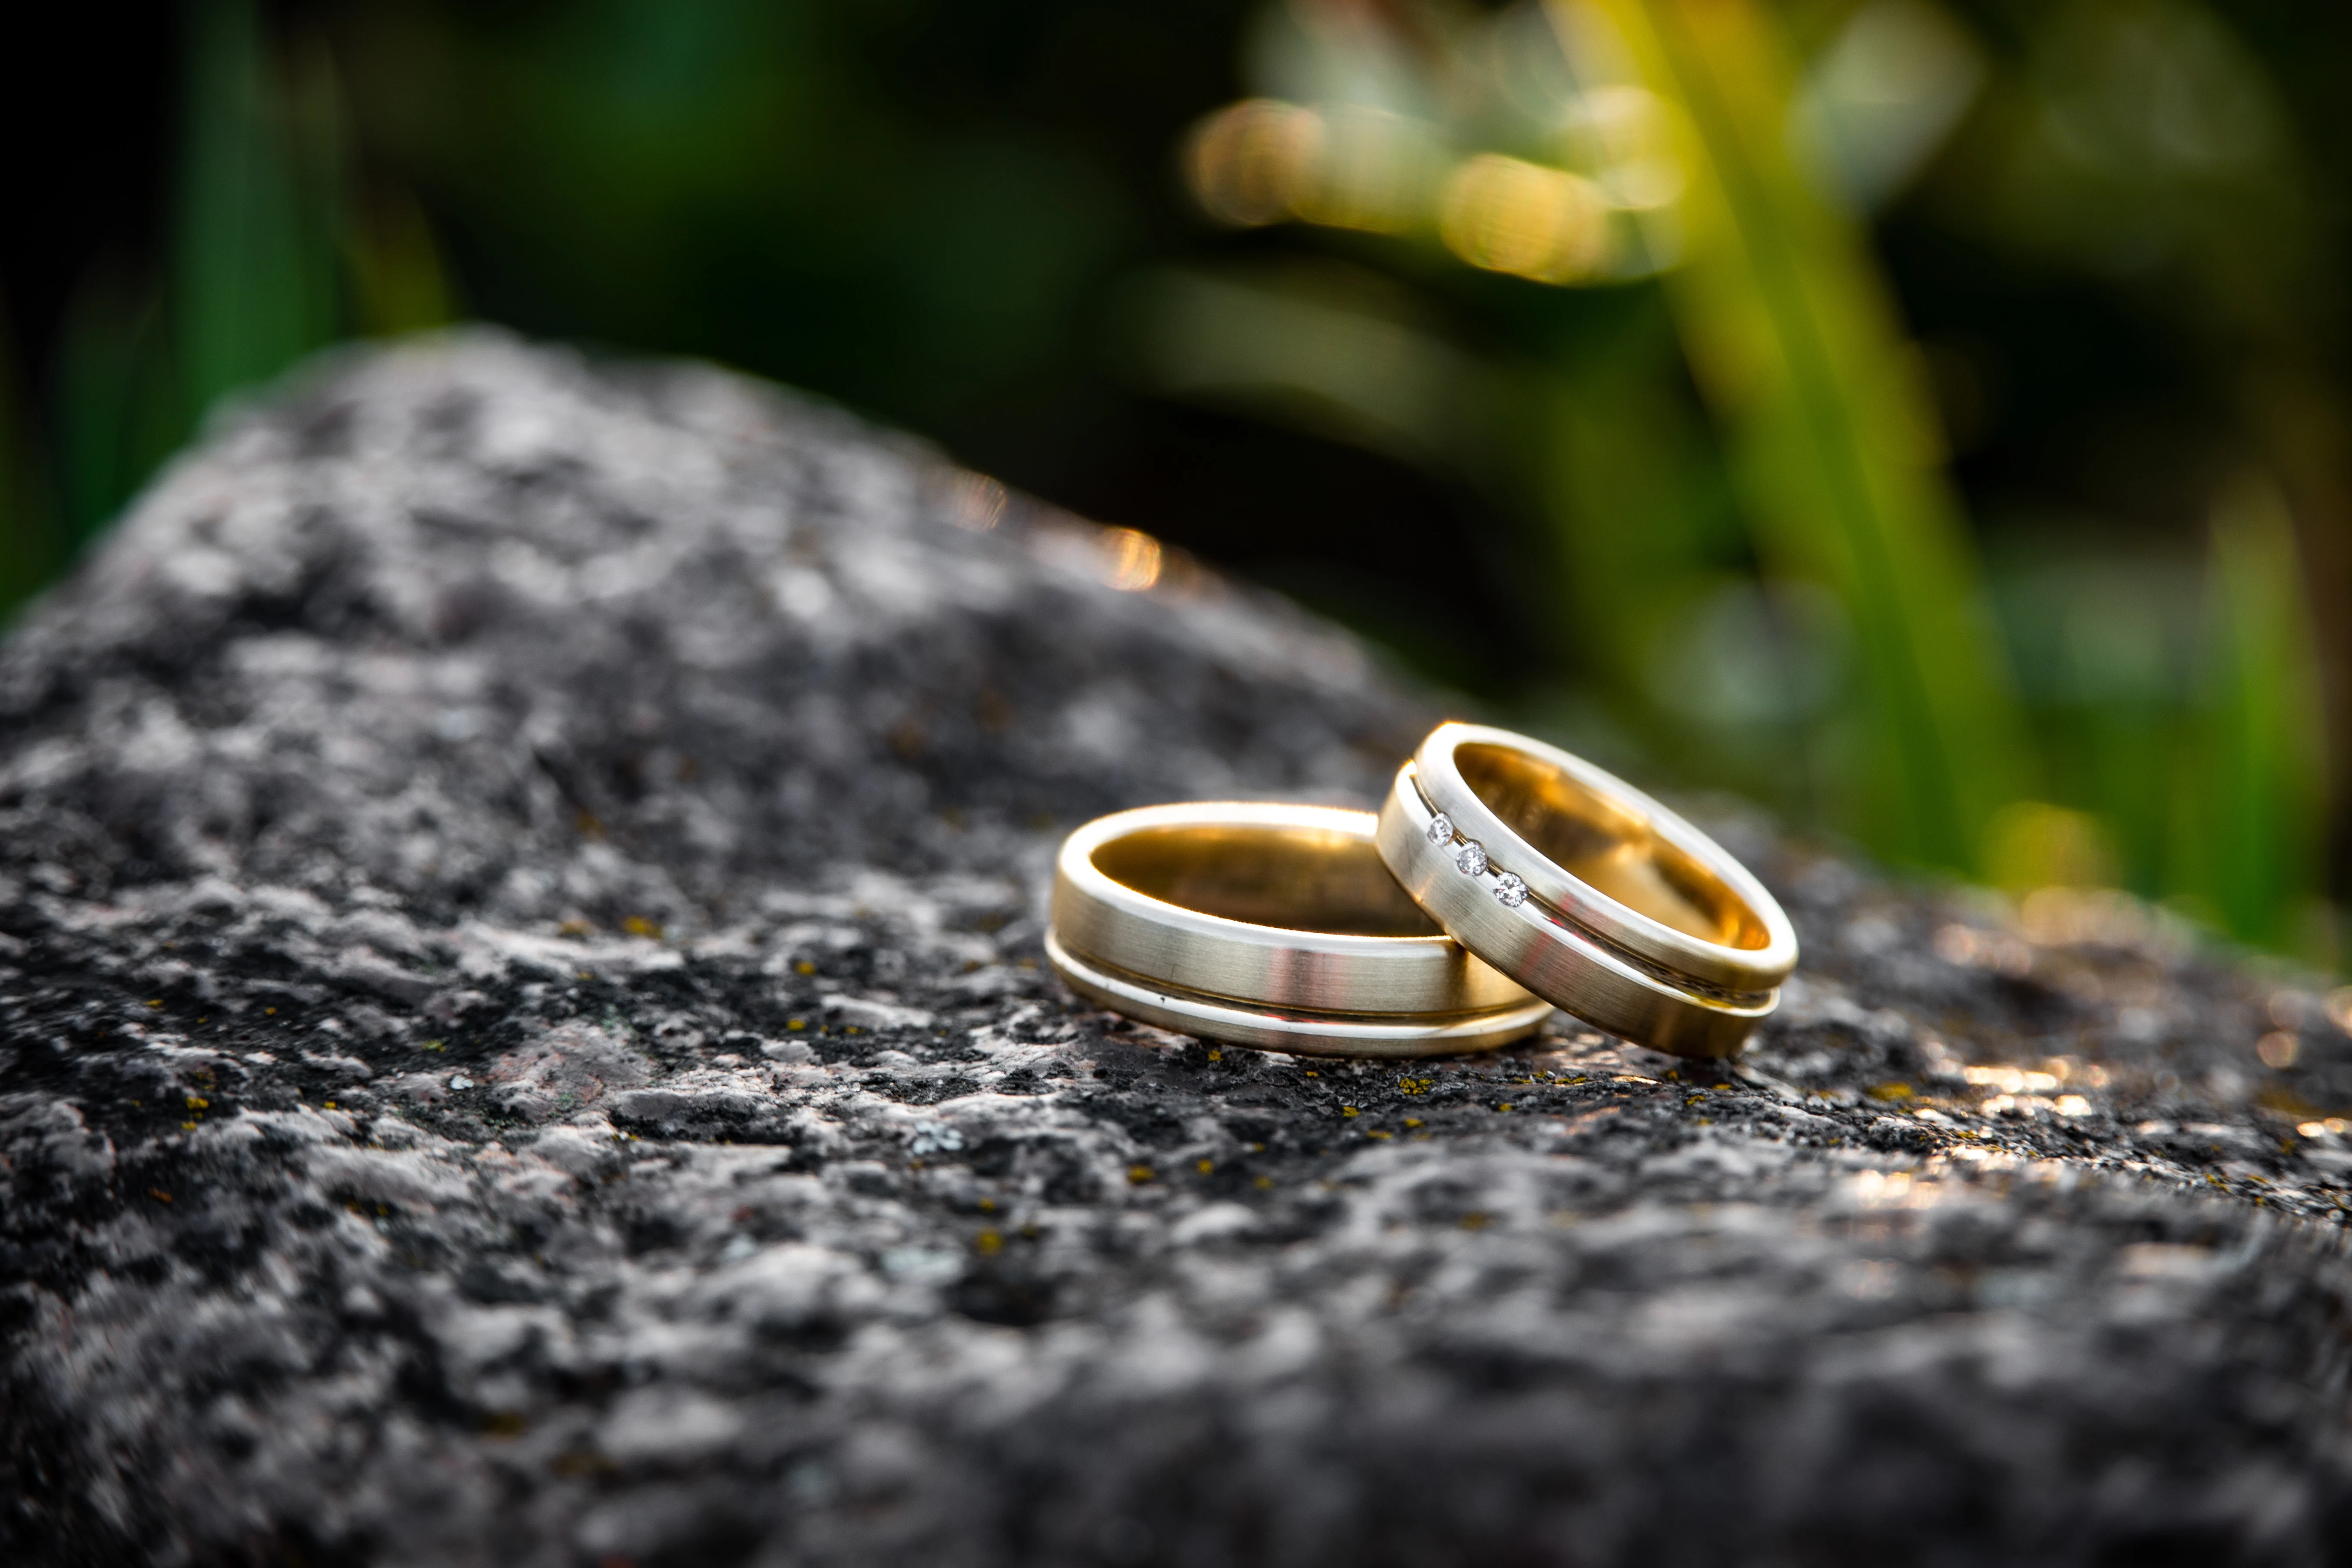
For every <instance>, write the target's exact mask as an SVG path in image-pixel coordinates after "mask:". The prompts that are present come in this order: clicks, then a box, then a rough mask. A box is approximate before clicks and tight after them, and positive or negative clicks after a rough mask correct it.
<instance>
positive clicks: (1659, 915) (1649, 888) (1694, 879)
mask: <svg viewBox="0 0 2352 1568" xmlns="http://www.w3.org/2000/svg"><path fill="white" fill-rule="evenodd" d="M1454 766H1455V767H1456V768H1457V769H1459V770H1460V772H1461V774H1462V781H1463V783H1465V784H1468V785H1469V786H1470V790H1471V793H1472V794H1474V795H1476V796H1477V797H1478V798H1479V799H1480V800H1482V801H1484V802H1485V803H1486V806H1487V808H1488V809H1489V810H1491V811H1493V812H1494V814H1495V815H1496V816H1499V817H1501V818H1502V819H1503V821H1504V822H1505V823H1506V824H1507V825H1508V826H1510V828H1511V830H1512V831H1513V832H1515V833H1517V835H1518V836H1519V837H1522V838H1524V839H1526V840H1527V841H1528V844H1529V845H1530V846H1531V847H1534V849H1535V850H1536V852H1537V853H1538V854H1540V855H1542V856H1543V857H1544V858H1547V859H1549V860H1551V861H1553V862H1554V863H1555V864H1557V865H1558V866H1559V868H1561V869H1563V870H1565V871H1567V872H1568V873H1569V874H1570V876H1572V877H1574V878H1576V879H1578V880H1579V881H1581V882H1583V883H1585V884H1587V885H1588V886H1590V887H1591V888H1592V889H1595V890H1596V891H1599V892H1601V893H1603V894H1605V895H1607V896H1608V897H1609V898H1612V899H1614V900H1617V902H1619V903H1621V904H1623V905H1624V906H1625V907H1626V908H1628V909H1630V910H1634V911H1636V912H1637V913H1640V914H1644V915H1647V916H1648V917H1649V918H1650V919H1652V920H1654V921H1658V922H1659V923H1660V924H1661V925H1665V926H1669V927H1672V928H1673V929H1674V930H1675V931H1680V932H1682V933H1683V934H1684V935H1685V936H1695V937H1696V938H1698V939H1699V940H1700V941H1702V942H1716V943H1718V944H1720V945H1722V946H1724V947H1734V948H1748V949H1755V948H1761V947H1765V946H1769V944H1770V942H1771V933H1770V931H1769V930H1768V929H1767V928H1766V926H1765V924H1764V921H1762V920H1761V919H1760V918H1759V916H1758V915H1757V913H1756V911H1755V910H1751V909H1749V908H1748V905H1747V902H1746V901H1745V900H1742V899H1741V898H1740V897H1739V896H1738V894H1737V893H1735V892H1733V891H1732V890H1731V889H1729V888H1727V887H1726V886H1725V885H1724V883H1723V882H1722V880H1721V879H1718V878H1717V876H1716V875H1715V874H1714V873H1713V872H1711V871H1709V870H1708V869H1707V868H1706V867H1705V866H1703V865H1701V864H1700V863H1699V862H1698V861H1696V860H1695V859H1693V858H1691V857H1690V856H1689V855H1687V854H1685V853H1684V852H1683V851H1682V850H1681V849H1679V848H1677V847H1675V845H1673V844H1671V843H1669V842H1668V841H1666V840H1665V839H1664V838H1661V837H1658V836H1657V834H1656V833H1654V831H1652V829H1651V826H1650V824H1649V822H1648V820H1647V819H1646V818H1644V817H1643V816H1640V815H1639V814H1638V813H1635V812H1632V811H1628V810H1626V809H1625V808H1624V807H1622V806H1620V805H1615V804H1614V803H1612V802H1611V801H1610V800H1608V799H1607V798H1605V797H1604V796H1602V795H1598V794H1595V793H1594V792H1593V791H1592V790H1591V789H1590V788H1589V787H1587V786H1586V785H1585V784H1582V783H1581V782H1580V781H1579V780H1577V779H1576V778H1574V777H1572V776H1570V774H1568V773H1563V772H1561V771H1560V770H1559V769H1558V768H1556V767H1553V766H1552V765H1551V764H1550V763H1546V762H1542V761H1540V760H1538V758H1535V757H1531V756H1528V754H1527V753H1526V752H1518V751H1514V750H1512V749H1510V748H1509V747H1506V746H1494V745H1486V744H1483V743H1471V744H1465V745H1462V746H1458V747H1456V748H1455V749H1454Z"/></svg>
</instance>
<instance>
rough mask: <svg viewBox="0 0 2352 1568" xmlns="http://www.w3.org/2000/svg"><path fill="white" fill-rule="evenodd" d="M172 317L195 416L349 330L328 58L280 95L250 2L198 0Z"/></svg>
mask: <svg viewBox="0 0 2352 1568" xmlns="http://www.w3.org/2000/svg"><path fill="white" fill-rule="evenodd" d="M187 28H188V40H189V44H188V76H187V105H186V126H185V130H184V139H185V140H184V149H185V153H184V164H183V167H182V172H181V186H180V210H179V216H178V243H177V246H176V256H175V276H174V278H173V325H174V327H175V328H176V331H177V335H178V345H179V369H180V375H181V384H182V388H183V395H184V400H185V406H186V408H187V411H188V413H189V415H190V416H199V415H201V414H202V413H203V411H204V410H205V409H206V408H208V407H210V406H211V405H212V404H213V403H214V402H215V400H216V399H218V398H219V397H220V396H221V395H223V394H225V393H228V392H233V391H235V390H236V389H237V388H239V387H244V386H249V385H252V384H255V383H257V382H261V381H265V380H267V379H268V378H269V377H271V376H274V375H276V374H278V373H279V372H280V371H282V370H284V369H285V368H286V367H287V366H289V365H290V364H292V363H294V361H295V360H297V359H299V358H300V357H301V356H302V355H303V354H305V353H309V352H310V351H311V350H312V349H315V348H318V347H320V345H321V344H324V343H326V342H329V341H331V339H332V338H333V337H334V335H335V328H336V323H337V320H338V313H339V312H338V300H337V285H336V276H335V273H336V239H335V235H336V223H335V220H336V217H337V216H338V215H337V213H336V211H335V208H336V205H337V204H336V191H337V177H338V174H339V169H340V162H339V160H340V155H341V149H340V147H339V146H338V145H337V136H336V124H337V117H338V100H337V95H336V91H335V88H334V84H333V78H332V74H331V71H330V70H329V69H328V68H327V65H326V62H325V60H324V58H323V57H322V56H314V57H312V58H309V59H307V60H306V61H305V62H304V64H303V67H302V68H301V70H300V71H299V72H298V73H296V74H295V79H294V81H293V84H292V89H291V90H287V91H280V90H278V88H277V86H276V84H275V82H274V80H273V72H274V68H273V61H272V59H271V58H270V54H269V50H268V41H267V39H266V38H265V37H264V35H263V32H262V29H261V25H260V19H259V16H258V14H257V8H256V6H255V5H253V4H252V0H191V3H190V5H189V7H188V11H187Z"/></svg>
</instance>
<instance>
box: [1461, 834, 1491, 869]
mask: <svg viewBox="0 0 2352 1568" xmlns="http://www.w3.org/2000/svg"><path fill="white" fill-rule="evenodd" d="M1454 868H1455V869H1456V870H1458V871H1460V872H1461V873H1462V874H1463V875H1464V876H1465V877H1483V876H1485V875H1486V846H1485V845H1483V844H1481V843H1479V842H1478V841H1477V840H1476V839H1475V838H1473V839H1472V840H1470V842H1469V843H1467V844H1465V845H1464V846H1463V847H1461V848H1459V849H1456V850H1455V851H1454Z"/></svg>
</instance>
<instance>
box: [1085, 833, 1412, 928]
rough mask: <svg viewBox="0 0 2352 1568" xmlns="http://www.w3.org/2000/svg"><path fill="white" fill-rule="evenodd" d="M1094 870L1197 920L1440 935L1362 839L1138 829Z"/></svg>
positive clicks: (1108, 848) (1112, 843)
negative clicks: (1194, 914)
mask: <svg viewBox="0 0 2352 1568" xmlns="http://www.w3.org/2000/svg"><path fill="white" fill-rule="evenodd" d="M1093 860H1094V866H1095V869H1097V871H1100V872H1101V873H1102V874H1103V875H1104V876H1106V877H1108V878H1109V879H1111V880H1112V881H1114V882H1118V883H1121V884H1123V885H1124V886H1126V887H1129V888H1131V889H1134V890H1135V891H1136V892H1139V893H1141V894H1142V895H1144V896H1145V897H1146V898H1150V899H1158V900H1160V901H1161V902H1162V903H1169V904H1175V905H1178V906H1179V907H1181V908H1183V909H1188V910H1197V911H1199V912H1200V913H1202V914H1206V915H1216V916H1218V917H1220V918H1222V919H1224V920H1229V921H1245V922H1246V923H1248V924H1250V925H1259V926H1272V927H1275V928H1276V929H1278V930H1284V931H1321V932H1325V933H1328V934H1330V935H1334V936H1389V937H1427V936H1443V935H1444V934H1445V933H1444V931H1441V930H1440V929H1439V928H1438V926H1437V923H1436V922H1435V921H1433V920H1431V919H1430V918H1429V917H1428V916H1427V915H1425V914H1423V913H1422V911H1421V908H1420V906H1419V905H1417V904H1415V903H1414V902H1413V901H1412V899H1410V898H1408V897H1407V896H1406V895H1405V891H1404V889H1402V888H1400V887H1398V886H1397V883H1396V879H1395V878H1394V877H1391V875H1389V870H1388V868H1387V867H1386V866H1384V865H1382V864H1381V856H1380V851H1379V849H1378V848H1376V847H1374V846H1373V843H1372V840H1371V839H1370V837H1366V836H1359V835H1353V834H1347V833H1333V832H1328V831H1325V830H1321V829H1318V828H1311V827H1276V826H1242V825H1230V826H1209V825H1205V824H1202V825H1191V824H1188V825H1185V826H1170V827H1147V828H1142V829H1139V831H1137V832H1133V833H1126V834H1121V835H1120V836H1119V837H1117V838H1113V839H1111V840H1109V841H1108V843H1105V844H1103V845H1100V846H1099V847H1097V848H1096V850H1095V852H1094V855H1093Z"/></svg>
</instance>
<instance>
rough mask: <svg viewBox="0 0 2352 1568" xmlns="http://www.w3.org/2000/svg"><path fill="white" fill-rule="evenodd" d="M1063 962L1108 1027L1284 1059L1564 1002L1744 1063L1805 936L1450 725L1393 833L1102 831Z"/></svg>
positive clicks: (1058, 868) (1512, 1020)
mask: <svg viewBox="0 0 2352 1568" xmlns="http://www.w3.org/2000/svg"><path fill="white" fill-rule="evenodd" d="M1045 951H1046V954H1047V957H1048V958H1049V959H1050V961H1051V962H1052V963H1053V965H1054V967H1055V971H1056V972H1057V973H1060V975H1061V976H1062V978H1063V979H1064V980H1065V981H1066V982H1067V983H1068V984H1069V985H1070V986H1071V988H1072V989H1074V990H1076V992H1078V993H1079V994H1081V995H1084V996H1086V997H1087V998H1088V999H1089V1000H1091V1001H1093V1002H1095V1003H1097V1004H1098V1005H1101V1006H1104V1007H1108V1008H1109V1009H1110V1010H1111V1011H1113V1012H1117V1013H1121V1014H1125V1015H1127V1016H1130V1017H1134V1018H1139V1019H1141V1020H1142V1021H1144V1022H1146V1023H1150V1024H1153V1025H1156V1026H1160V1027H1161V1028H1166V1029H1171V1030H1176V1031H1179V1032H1181V1033H1188V1034H1193V1035H1199V1036H1202V1037H1207V1038H1210V1039H1217V1040H1227V1041H1232V1042H1234V1043H1236V1044H1240V1045H1248V1046H1255V1047H1261V1048H1266V1049H1276V1050H1290V1051H1303V1052H1322V1053H1330V1054H1340V1055H1352V1056H1430V1055H1439V1054H1449V1053H1454V1052H1460V1051H1472V1050H1481V1049H1486V1048H1490V1047H1496V1046H1500V1045H1504V1044H1507V1043H1508V1042H1510V1041H1512V1040H1515V1039H1518V1038H1521V1037H1524V1036H1526V1035H1528V1033H1530V1032H1531V1031H1533V1030H1534V1029H1535V1028H1536V1027H1538V1026H1539V1025H1540V1024H1541V1023H1542V1022H1543V1020H1544V1018H1545V1017H1546V1016H1548V1015H1549V1012H1550V1010H1551V1008H1552V1007H1554V1006H1558V1007H1559V1008H1560V1009H1561V1010H1562V1011H1564V1012H1567V1013H1570V1014H1571V1015H1573V1016H1576V1017H1578V1018H1580V1019H1581V1020H1583V1021H1584V1022H1585V1023H1587V1024H1590V1025H1592V1026H1595V1027H1597V1028H1600V1029H1602V1030H1605V1031H1607V1032H1608V1033H1610V1034H1613V1035H1617V1036H1619V1037H1622V1038H1624V1039H1627V1040H1630V1041H1633V1042H1634V1043H1635V1044H1638V1045H1644V1046H1649V1047H1654V1048H1655V1049H1658V1050H1663V1051H1671V1052H1673V1053H1675V1055H1678V1056H1686V1057H1727V1056H1731V1055H1734V1054H1736V1053H1737V1052H1738V1050H1739V1048H1740V1047H1741V1046H1742V1045H1743V1044H1744V1043H1745V1042H1746V1040H1747V1038H1748V1033H1749V1031H1750V1030H1751V1029H1753V1028H1754V1026H1755V1025H1756V1023H1757V1021H1758V1020H1759V1019H1760V1018H1762V1017H1764V1016H1766V1015H1767V1014H1769V1013H1770V1012H1771V1011H1772V1009H1773V1008H1774V1006H1776V1005H1778V1003H1779V1001H1780V983H1781V982H1782V981H1783V980H1785V979H1786V978H1787V977H1788V975H1789V973H1790V970H1791V969H1793V968H1794V967H1795V965H1796V962H1797V938H1796V932H1795V931H1794V930H1793V929H1792V928H1791V927H1790V923H1789V918H1788V916H1787V915H1786V914H1784V913H1782V912H1781V910H1780V904H1779V903H1778V902H1776V901H1775V900H1774V899H1773V898H1772V895H1771V894H1770V893H1769V892H1768V891H1766V890H1765V889H1764V886H1763V884H1761V883H1760V882H1759V881H1758V880H1757V879H1756V878H1755V877H1754V876H1753V875H1751V874H1750V873H1749V872H1748V868H1746V867H1744V866H1742V865H1740V863H1739V862H1738V860H1737V859H1736V858H1733V857H1732V856H1731V855H1730V854H1728V853H1727V851H1725V850H1724V849H1723V847H1721V846H1719V845H1717V843H1716V842H1715V841H1714V840H1713V839H1712V838H1709V837H1707V836H1706V834H1705V833H1702V832H1701V831H1699V829H1697V828H1696V827H1695V826H1692V825H1691V824H1690V823H1688V822H1687V821H1685V820H1684V819H1683V818H1682V817H1681V816H1677V815H1675V813H1674V812H1672V811H1670V810H1668V809H1667V808H1666V807H1664V805H1659V804H1658V803H1657V802H1656V801H1654V800H1652V799H1651V798H1650V797H1649V796H1648V795H1643V793H1642V792H1641V791H1639V790H1637V789H1634V788H1633V786H1632V785H1630V784H1626V783H1624V782H1623V781H1622V780H1621V779H1618V778H1616V777H1614V776H1613V775H1612V774H1610V773H1605V772H1603V771H1602V770H1601V769H1600V768H1597V767H1594V766H1593V765H1592V764H1591V763H1587V762H1585V761H1583V760H1582V759H1580V758H1578V757H1576V756H1573V755H1571V754H1570V753H1569V752H1563V751H1561V750H1559V748H1558V747H1554V746H1548V745H1546V744H1544V743H1543V742H1539V741H1534V740H1530V739H1528V737H1527V736H1524V735H1517V734H1513V733H1512V732H1510V731H1507V730H1496V729H1489V728H1486V727H1483V726H1478V725H1470V724H1444V725H1441V726H1439V727H1438V728H1437V729H1436V730H1435V731H1432V732H1431V734H1430V735H1429V737H1428V738H1427V739H1426V740H1424V741H1423V742H1422V743H1421V746H1420V748H1419V749H1418V750H1417V751H1416V752H1414V753H1413V756H1412V760H1411V761H1410V762H1408V763H1405V764H1404V766H1403V767H1402V769H1400V770H1399V772H1398V773H1397V776H1396V780H1395V784H1394V785H1393V787H1392V788H1391V790H1390V792H1389V795H1388V797H1387V799H1386V800H1384V801H1383V802H1382V803H1381V809H1380V812H1379V814H1378V816H1377V817H1375V816H1374V815H1373V814H1371V813H1369V812H1351V811H1341V810H1336V809H1333V808H1330V807H1327V806H1307V805H1242V804H1223V803H1220V804H1199V805H1165V806H1150V807H1146V808H1144V809H1143V810H1140V811H1127V812H1120V813H1118V814H1117V815H1116V816H1107V817H1103V818H1101V819H1099V820H1097V821H1095V822H1092V823H1089V824H1087V826H1084V827H1081V828H1080V829H1078V830H1077V831H1076V833H1073V834H1072V835H1070V837H1069V838H1068V839H1067V840H1066V842H1065V843H1064V844H1063V846H1062V850H1061V854H1060V856H1059V858H1058V859H1057V860H1056V862H1055V878H1054V907H1053V923H1052V928H1051V930H1050V931H1049V932H1048V933H1047V936H1046V939H1045Z"/></svg>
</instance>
